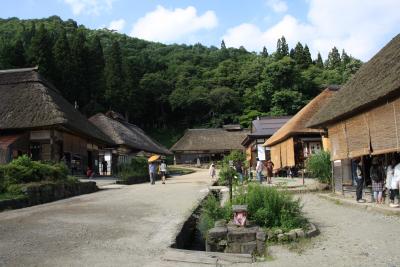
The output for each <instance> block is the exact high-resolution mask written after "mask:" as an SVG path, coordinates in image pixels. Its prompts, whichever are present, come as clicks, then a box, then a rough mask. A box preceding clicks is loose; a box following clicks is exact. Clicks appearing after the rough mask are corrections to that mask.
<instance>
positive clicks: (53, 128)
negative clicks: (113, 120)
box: [0, 68, 112, 174]
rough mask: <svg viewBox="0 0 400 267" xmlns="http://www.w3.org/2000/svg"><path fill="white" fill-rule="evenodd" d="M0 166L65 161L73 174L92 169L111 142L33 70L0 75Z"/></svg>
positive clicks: (13, 71)
mask: <svg viewBox="0 0 400 267" xmlns="http://www.w3.org/2000/svg"><path fill="white" fill-rule="evenodd" d="M0 114H1V116H0V164H1V163H2V164H4V163H7V162H9V161H11V160H12V159H13V158H16V157H18V156H19V155H22V154H28V155H30V156H31V157H32V159H34V160H42V161H55V162H58V161H61V160H62V161H65V163H66V164H67V165H68V166H69V167H70V169H71V172H72V173H74V174H84V173H85V171H86V167H87V166H89V167H91V168H95V167H96V166H97V165H98V163H99V161H98V152H99V149H100V148H102V147H104V146H111V145H112V141H111V140H110V139H109V138H108V137H107V136H105V135H104V134H103V133H102V132H101V131H100V130H99V129H97V128H96V127H95V126H94V125H93V124H92V123H90V122H89V121H88V120H87V119H86V117H84V116H83V115H82V114H81V113H80V112H79V111H77V110H76V109H75V108H74V107H73V106H72V105H71V104H70V103H69V102H68V101H67V100H65V99H64V98H63V97H62V96H61V94H60V93H59V92H58V91H57V89H56V88H55V87H54V86H53V85H52V84H51V83H49V82H48V81H46V80H45V79H44V78H43V77H42V76H41V75H40V74H39V73H38V72H37V69H35V68H26V69H12V70H1V71H0Z"/></svg>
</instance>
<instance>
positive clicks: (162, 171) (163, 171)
mask: <svg viewBox="0 0 400 267" xmlns="http://www.w3.org/2000/svg"><path fill="white" fill-rule="evenodd" d="M160 174H161V179H162V183H163V184H165V177H166V175H167V164H166V163H165V161H162V162H161V165H160Z"/></svg>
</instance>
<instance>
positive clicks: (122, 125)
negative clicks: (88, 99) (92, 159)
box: [89, 111, 172, 169]
mask: <svg viewBox="0 0 400 267" xmlns="http://www.w3.org/2000/svg"><path fill="white" fill-rule="evenodd" d="M89 121H91V122H92V123H93V124H94V125H95V126H97V128H99V129H100V130H101V131H102V132H103V133H104V134H105V135H107V136H108V137H109V138H110V139H111V140H112V141H113V142H114V143H115V144H116V147H115V148H114V149H113V150H112V151H110V150H104V151H100V157H101V159H102V160H101V161H100V162H103V160H105V161H107V163H108V164H107V165H108V166H117V164H118V163H124V162H128V161H129V159H130V158H132V157H134V156H136V155H137V154H138V153H140V155H147V156H150V155H151V154H158V155H164V156H165V155H172V153H171V152H170V151H169V150H168V149H167V148H166V147H164V146H163V145H161V144H159V143H158V142H157V141H155V140H154V139H152V138H151V137H149V136H148V135H147V134H146V133H145V132H144V131H143V130H142V129H140V128H139V127H138V126H136V125H134V124H131V123H129V122H128V121H127V120H126V119H125V118H124V117H123V116H122V115H121V114H119V113H117V112H114V111H109V112H107V113H106V114H103V113H98V114H96V115H94V116H92V117H90V118H89ZM101 168H102V166H100V169H101Z"/></svg>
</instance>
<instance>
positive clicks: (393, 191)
mask: <svg viewBox="0 0 400 267" xmlns="http://www.w3.org/2000/svg"><path fill="white" fill-rule="evenodd" d="M390 163H391V164H390V165H389V166H388V167H387V171H386V188H387V189H388V190H389V198H390V204H389V206H390V207H391V208H397V207H399V203H398V204H395V203H394V200H395V198H397V199H398V198H399V181H400V179H399V178H400V164H397V165H396V160H395V159H392V160H391V162H390ZM396 167H397V169H398V170H397V172H396V175H395V169H396ZM398 202H400V200H398Z"/></svg>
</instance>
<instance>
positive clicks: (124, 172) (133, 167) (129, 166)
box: [117, 157, 148, 181]
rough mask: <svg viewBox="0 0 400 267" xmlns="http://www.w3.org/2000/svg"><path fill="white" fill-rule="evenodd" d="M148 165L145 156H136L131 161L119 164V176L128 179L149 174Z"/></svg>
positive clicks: (124, 179) (123, 179)
mask: <svg viewBox="0 0 400 267" xmlns="http://www.w3.org/2000/svg"><path fill="white" fill-rule="evenodd" d="M147 168H148V165H147V159H146V158H145V157H134V158H132V159H131V161H130V162H129V163H122V164H119V165H118V175H117V176H118V178H119V179H121V180H122V181H127V180H128V179H129V178H136V177H138V178H142V177H146V176H148V169H147Z"/></svg>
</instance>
